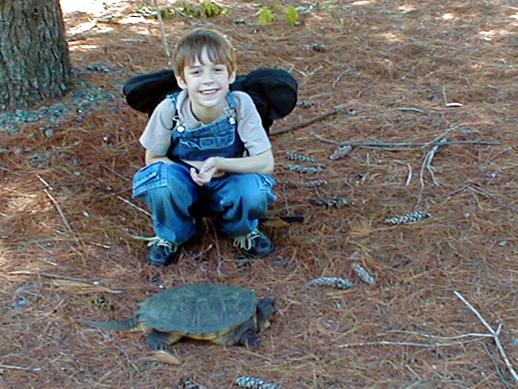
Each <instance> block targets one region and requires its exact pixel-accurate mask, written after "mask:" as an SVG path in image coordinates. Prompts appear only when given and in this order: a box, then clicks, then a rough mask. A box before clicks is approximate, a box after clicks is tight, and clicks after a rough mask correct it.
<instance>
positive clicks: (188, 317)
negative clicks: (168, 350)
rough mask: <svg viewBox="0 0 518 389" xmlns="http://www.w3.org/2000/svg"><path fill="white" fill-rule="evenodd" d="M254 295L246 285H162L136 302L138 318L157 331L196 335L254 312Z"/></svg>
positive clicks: (233, 323)
mask: <svg viewBox="0 0 518 389" xmlns="http://www.w3.org/2000/svg"><path fill="white" fill-rule="evenodd" d="M256 308H257V295H256V293H255V292H254V291H252V290H250V289H246V288H239V287H233V286H228V285H216V284H194V285H183V286H179V287H176V288H171V289H166V290H164V291H163V292H161V293H159V294H157V295H155V296H153V297H151V298H149V299H147V300H145V301H143V302H142V303H141V304H140V309H139V313H138V315H139V320H140V321H141V322H142V323H143V324H144V325H145V326H146V327H149V328H152V329H155V330H157V331H161V332H173V333H176V334H178V335H183V336H196V335H198V336H200V335H209V334H215V335H216V334H222V333H225V332H228V331H230V330H232V329H233V328H235V327H236V326H238V325H239V324H242V323H244V322H245V321H247V320H249V319H250V318H252V317H253V316H254V315H255V313H256Z"/></svg>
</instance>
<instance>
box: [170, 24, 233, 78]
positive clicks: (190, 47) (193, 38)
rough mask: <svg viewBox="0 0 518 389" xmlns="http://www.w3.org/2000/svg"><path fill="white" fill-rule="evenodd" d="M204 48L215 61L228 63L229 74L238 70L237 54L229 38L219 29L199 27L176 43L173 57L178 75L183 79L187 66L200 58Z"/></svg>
mask: <svg viewBox="0 0 518 389" xmlns="http://www.w3.org/2000/svg"><path fill="white" fill-rule="evenodd" d="M204 48H206V49H207V54H208V56H209V59H210V60H211V61H212V62H213V63H218V64H224V65H226V66H227V69H228V72H229V74H232V73H233V72H235V71H236V56H235V54H234V48H233V47H232V44H231V43H230V42H229V40H228V39H227V38H225V37H224V36H223V34H221V33H219V32H218V31H215V30H210V29H205V28H198V29H196V30H193V31H191V32H190V33H188V34H187V35H185V36H184V37H183V38H181V39H180V41H179V42H178V43H177V45H176V49H175V53H174V57H173V66H174V73H175V74H176V76H178V77H181V78H182V79H183V78H184V72H183V71H184V68H185V66H188V65H191V64H193V63H194V62H195V61H196V60H200V58H201V52H202V51H203V49H204ZM200 62H201V61H200Z"/></svg>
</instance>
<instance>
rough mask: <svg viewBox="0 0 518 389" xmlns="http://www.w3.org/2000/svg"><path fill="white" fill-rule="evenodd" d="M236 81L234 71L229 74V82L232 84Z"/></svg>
mask: <svg viewBox="0 0 518 389" xmlns="http://www.w3.org/2000/svg"><path fill="white" fill-rule="evenodd" d="M234 81H236V72H232V73H230V75H229V76H228V83H229V84H232V83H233V82H234Z"/></svg>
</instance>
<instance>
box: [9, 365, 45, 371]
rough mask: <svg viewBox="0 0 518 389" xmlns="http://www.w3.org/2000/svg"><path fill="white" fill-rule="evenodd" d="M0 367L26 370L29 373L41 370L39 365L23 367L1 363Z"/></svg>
mask: <svg viewBox="0 0 518 389" xmlns="http://www.w3.org/2000/svg"><path fill="white" fill-rule="evenodd" d="M0 369H12V370H23V371H28V372H31V373H38V372H40V371H42V370H43V369H41V368H39V367H23V366H14V365H3V364H0Z"/></svg>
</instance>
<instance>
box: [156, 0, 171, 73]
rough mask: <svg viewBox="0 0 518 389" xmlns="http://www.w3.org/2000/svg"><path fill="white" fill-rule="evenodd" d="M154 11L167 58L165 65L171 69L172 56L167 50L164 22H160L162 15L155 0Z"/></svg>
mask: <svg viewBox="0 0 518 389" xmlns="http://www.w3.org/2000/svg"><path fill="white" fill-rule="evenodd" d="M153 3H154V5H155V9H156V16H157V18H158V21H159V22H160V32H161V33H162V43H163V44H164V50H165V55H166V57H167V65H168V66H169V68H171V69H172V68H173V56H172V55H171V51H170V50H169V44H168V43H167V36H166V33H165V28H164V21H163V20H162V13H161V12H160V8H159V7H158V3H157V0H153Z"/></svg>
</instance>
